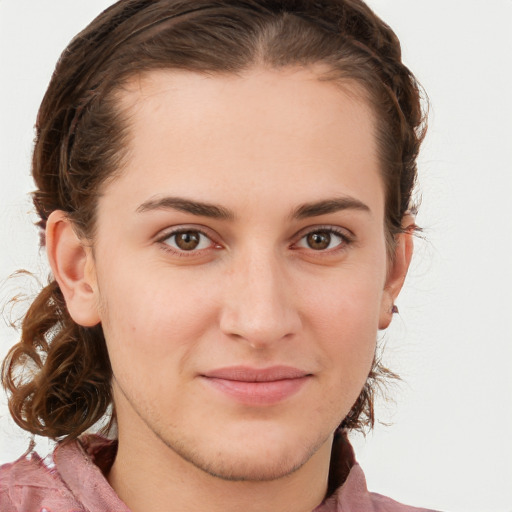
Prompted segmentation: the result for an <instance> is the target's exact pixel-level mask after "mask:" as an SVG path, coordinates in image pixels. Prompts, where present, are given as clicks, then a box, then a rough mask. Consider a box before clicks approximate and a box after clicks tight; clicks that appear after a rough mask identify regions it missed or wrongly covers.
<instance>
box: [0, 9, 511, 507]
mask: <svg viewBox="0 0 512 512" xmlns="http://www.w3.org/2000/svg"><path fill="white" fill-rule="evenodd" d="M110 3H112V2H111V1H109V0H72V1H70V0H0V240H1V245H0V247H1V250H0V302H1V304H5V303H6V301H7V300H8V299H9V298H11V297H12V296H14V295H17V294H20V293H22V294H23V293H25V294H28V295H30V294H31V293H32V294H33V293H35V292H36V291H37V283H36V281H35V280H34V279H27V278H17V279H8V276H9V275H10V274H12V273H13V272H14V271H16V270H18V269H27V270H29V271H31V272H34V273H35V274H36V275H37V276H39V278H40V279H42V280H43V281H44V280H45V279H46V277H45V276H46V274H47V267H46V263H45V254H44V251H39V249H38V235H37V230H36V229H35V228H34V227H33V224H32V223H33V222H34V220H35V217H34V214H33V211H32V206H31V203H30V198H29V196H28V193H29V192H30V191H31V190H32V189H33V184H32V182H31V179H30V157H31V150H32V140H33V136H34V131H33V125H34V122H35V118H36V112H37V108H38V105H39V102H40V101H41V99H42V95H43V93H44V91H45V88H46V85H47V83H48V81H49V79H50V74H51V72H52V70H53V67H54V64H55V62H56V60H57V58H58V55H59V54H60V52H61V51H62V50H63V49H64V47H65V46H66V45H67V43H68V42H69V40H70V39H71V37H72V36H73V35H75V34H76V33H77V32H78V31H79V30H80V29H81V28H83V27H84V26H85V25H86V24H87V23H88V22H89V21H91V20H92V19H93V17H94V16H95V15H96V14H98V13H99V12H100V11H101V10H102V9H104V8H105V7H106V6H108V5H109V4H110ZM368 3H369V4H370V6H371V7H373V8H374V9H375V10H376V12H377V13H378V14H379V15H380V16H381V17H382V18H383V19H384V20H386V21H387V22H388V23H389V24H390V25H391V26H392V27H393V29H394V30H395V31H396V33H397V34H398V36H399V38H400V39H401V41H402V45H403V50H404V59H405V61H406V63H407V64H408V65H409V67H410V68H411V69H412V70H413V71H414V72H415V74H416V75H417V77H418V78H419V80H420V81H421V83H422V84H423V86H424V87H425V89H426V91H427V92H428V95H429V97H430V102H431V109H430V131H429V134H428V137H427V140H426V142H425V145H424V148H423V152H422V155H421V157H420V161H419V167H420V186H419V191H420V192H421V196H422V206H421V209H420V214H419V217H418V224H419V225H420V226H422V227H423V228H424V232H423V238H424V240H418V241H417V243H416V248H417V252H416V255H415V260H414V265H413V268H412V270H411V272H410V275H409V277H408V279H407V282H406V286H405V290H404V292H403V293H402V295H401V297H400V298H399V300H398V305H399V307H400V314H399V315H398V316H396V317H395V319H394V321H393V324H392V327H391V328H390V329H389V330H388V332H387V333H385V334H384V335H383V336H382V342H385V343H386V352H385V354H386V361H387V363H388V365H390V366H391V367H392V368H393V369H394V370H396V371H397V372H398V373H400V375H401V376H402V378H403V383H402V384H401V385H399V386H398V387H396V388H394V389H393V390H392V393H391V394H392V396H393V398H394V402H395V403H392V402H389V403H388V402H384V401H381V402H380V404H379V407H378V415H379V418H380V419H381V421H382V422H383V423H386V424H388V426H386V425H383V424H381V423H379V424H378V425H377V427H376V429H375V431H374V432H373V433H372V434H370V435H369V436H368V437H367V438H366V439H365V438H363V437H362V436H358V435H356V436H354V437H353V439H354V444H355V446H356V451H357V456H358V459H359V461H360V463H361V464H362V466H363V468H364V469H365V472H366V475H367V479H368V486H369V488H370V489H371V490H374V491H377V492H380V493H383V494H388V495H390V496H392V497H394V498H395V499H398V500H401V501H404V502H406V503H411V504H417V505H421V506H424V507H431V508H436V509H440V510H446V511H452V512H495V511H496V512H498V511H499V512H510V511H512V435H511V434H512V378H511V375H512V328H511V324H512V270H511V269H512V257H511V255H512V213H511V211H510V207H509V205H510V204H511V203H512V99H511V98H512V74H511V69H512V62H511V60H512V58H511V51H512V1H511V0H466V1H465V2H460V1H459V0H370V1H369V2H368ZM21 312H22V308H20V307H17V308H14V310H11V308H10V307H5V308H4V311H3V313H4V314H3V318H4V321H2V322H0V356H2V355H4V354H5V353H6V351H7V350H8V348H9V347H10V346H11V345H12V344H13V343H14V342H15V341H16V338H17V334H16V332H15V331H14V330H13V329H11V328H9V327H8V325H7V319H8V318H9V316H10V315H11V316H14V317H15V316H16V315H19V314H20V313H21ZM0 402H1V403H0V463H3V462H7V461H10V460H13V459H14V458H16V457H18V456H19V455H20V454H22V453H23V452H24V451H25V449H26V448H27V445H28V440H29V436H28V435H27V434H25V433H24V432H23V431H21V430H19V429H18V428H17V427H16V426H15V425H14V423H13V422H12V420H11V419H10V418H9V415H8V412H7V408H6V406H5V394H3V393H2V395H1V400H0ZM37 447H38V450H39V451H41V452H43V454H44V453H46V451H47V450H48V449H49V444H48V443H47V442H46V441H44V440H38V443H37Z"/></svg>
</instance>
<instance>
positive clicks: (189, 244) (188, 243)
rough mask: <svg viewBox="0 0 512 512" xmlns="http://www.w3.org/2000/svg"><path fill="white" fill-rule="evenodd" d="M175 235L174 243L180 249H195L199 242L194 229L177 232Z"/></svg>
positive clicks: (197, 234) (198, 236)
mask: <svg viewBox="0 0 512 512" xmlns="http://www.w3.org/2000/svg"><path fill="white" fill-rule="evenodd" d="M175 236H176V245H177V246H178V247H179V248H180V249H181V250H182V251H192V250H193V249H196V248H197V246H198V245H199V242H200V235H199V233H197V232H196V231H187V232H186V233H178V234H177V235H175Z"/></svg>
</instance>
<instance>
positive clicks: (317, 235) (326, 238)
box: [306, 231, 331, 251]
mask: <svg viewBox="0 0 512 512" xmlns="http://www.w3.org/2000/svg"><path fill="white" fill-rule="evenodd" d="M306 241H307V244H308V246H309V247H310V248H311V249H314V250H316V251H323V250H324V249H327V248H328V247H329V245H330V244H331V233H329V232H328V231H316V232H314V233H309V235H307V236H306Z"/></svg>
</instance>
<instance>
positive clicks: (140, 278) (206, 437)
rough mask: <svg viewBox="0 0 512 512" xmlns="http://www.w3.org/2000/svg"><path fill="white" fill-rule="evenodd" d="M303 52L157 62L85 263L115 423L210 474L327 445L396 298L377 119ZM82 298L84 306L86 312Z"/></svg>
mask: <svg viewBox="0 0 512 512" xmlns="http://www.w3.org/2000/svg"><path fill="white" fill-rule="evenodd" d="M356 92H357V91H355V89H354V90H353V91H352V94H346V93H344V92H343V90H342V89H341V88H340V87H337V86H336V85H335V84H333V83H331V82H320V81H319V80H318V79H317V75H315V73H314V72H313V71H308V70H284V71H283V70H280V71H270V70H263V69H253V70H252V71H250V72H247V73H246V74H244V75H243V76H238V77H235V76H215V77H205V76H202V75H199V74H195V73H191V72H173V71H159V72H151V73H150V74H148V75H146V76H145V77H144V78H141V79H137V80H136V81H135V80H134V81H133V82H132V83H131V84H130V86H129V87H128V89H127V90H126V91H124V92H123V93H122V98H121V105H122V108H123V109H125V111H126V113H127V118H128V119H129V134H130V136H129V140H128V141H127V144H128V150H129V151H128V156H127V159H126V166H125V168H124V169H123V170H122V173H121V174H120V176H119V177H118V178H116V179H115V180H114V181H112V182H111V183H109V184H108V185H106V186H105V188H104V190H103V191H102V195H101V197H100V199H99V203H98V217H97V219H98V221H97V233H96V236H95V239H94V250H93V254H92V255H90V256H89V260H88V266H87V271H86V276H88V279H89V281H90V288H91V290H92V293H93V295H94V298H95V303H94V304H95V305H94V308H95V309H94V315H96V321H101V322H102V325H103V329H104V332H105V337H106V340H107V345H108V350H109V354H110V358H111V363H112V368H113V373H114V381H113V389H114V397H115V403H116V409H117V416H118V422H119V432H120V436H123V435H124V436H125V437H129V436H133V435H143V436H145V438H146V439H150V440H151V441H148V442H151V443H152V445H153V446H160V447H161V450H164V452H165V450H168V451H169V453H170V452H172V453H174V454H178V455H179V456H180V457H181V458H183V459H185V460H187V461H189V462H191V463H192V464H193V465H194V466H196V467H198V468H200V469H202V470H204V471H206V472H208V473H210V474H214V475H217V476H220V477H222V478H229V479H254V480H258V479H259V480H265V479H272V478H276V477H279V476H284V475H286V474H289V473H290V472H292V471H294V470H296V469H297V468H299V467H301V466H302V465H303V464H305V463H306V462H307V461H308V460H309V459H310V458H311V457H312V456H313V455H314V454H316V453H318V452H319V451H321V450H322V449H324V451H325V450H326V448H328V447H329V446H330V443H331V441H332V435H333V431H334V430H335V429H336V427H337V426H338V425H339V423H340V422H341V421H342V419H343V418H344V417H345V415H346V414H347V413H348V412H349V410H350V409H351V407H352V405H353V403H354V402H355V400H356V398H357V397H358V395H359V393H360V391H361V389H362V387H363V385H364V382H365V380H366V377H367V375H368V372H369V370H370V367H371V363H372V359H373V355H374V350H375V342H376V336H377V330H378V328H379V326H382V324H383V323H386V319H387V318H388V316H389V310H390V308H391V305H392V299H393V298H392V297H391V296H390V292H389V290H390V286H391V285H390V282H389V280H390V277H389V276H390V274H392V272H390V270H389V265H388V261H387V258H386V254H387V252H386V245H385V231H384V186H383V183H382V179H381V177H380V170H379V163H378V157H377V152H376V142H375V140H374V119H373V116H372V113H371V111H370V109H369V107H368V106H367V104H366V102H365V101H364V100H362V99H360V98H361V96H360V95H358V94H356ZM91 314H92V313H91Z"/></svg>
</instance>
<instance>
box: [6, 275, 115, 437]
mask: <svg viewBox="0 0 512 512" xmlns="http://www.w3.org/2000/svg"><path fill="white" fill-rule="evenodd" d="M19 365H22V366H24V370H25V371H26V372H27V373H28V376H27V375H24V374H23V373H21V374H20V373H18V372H16V371H15V370H16V368H17V366H19ZM2 370H3V376H4V386H5V387H6V389H7V390H8V391H10V392H11V393H12V396H11V400H10V401H9V410H10V412H11V414H12V416H13V418H14V420H15V421H16V422H17V423H18V425H19V426H20V427H22V428H24V429H26V430H28V431H30V432H32V433H34V434H38V435H43V436H49V437H52V438H60V437H66V436H67V437H68V438H69V439H72V438H74V437H76V436H78V435H79V434H80V433H81V432H83V431H84V430H87V429H88V428H89V427H91V426H92V425H93V424H94V423H96V422H97V421H98V420H100V419H101V418H102V416H103V415H104V414H105V411H106V409H107V407H108V406H109V404H110V401H111V396H110V395H111V394H110V375H111V369H110V362H109V358H108V354H107V351H106V348H105V342H104V339H103V333H102V330H101V327H94V328H84V327H81V326H79V325H77V324H75V323H74V322H73V320H72V319H71V318H70V316H69V314H68V312H67V309H66V304H65V302H64V298H63V296H62V293H61V291H60V289H59V287H58V285H57V283H56V282H55V281H54V282H52V283H50V284H49V285H48V286H46V287H45V288H44V289H43V290H42V291H41V292H40V293H39V295H38V297H37V298H36V299H35V300H34V302H33V303H32V305H31V307H30V309H29V310H28V312H27V314H26V316H25V319H24V322H23V331H22V338H21V341H20V342H19V343H18V344H17V345H16V346H15V347H14V348H13V349H12V350H11V351H10V353H9V355H8V357H7V358H6V359H5V361H4V363H3V369H2Z"/></svg>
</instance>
